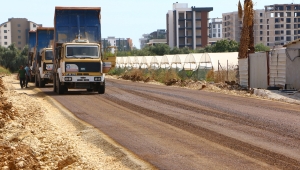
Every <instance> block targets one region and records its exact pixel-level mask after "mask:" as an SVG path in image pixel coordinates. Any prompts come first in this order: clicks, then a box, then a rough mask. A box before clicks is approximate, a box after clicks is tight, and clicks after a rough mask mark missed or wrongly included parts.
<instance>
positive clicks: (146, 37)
mask: <svg viewBox="0 0 300 170" xmlns="http://www.w3.org/2000/svg"><path fill="white" fill-rule="evenodd" d="M142 36H143V37H142V38H140V39H139V41H140V49H143V48H144V47H145V46H146V45H147V43H148V42H149V40H150V37H151V35H150V34H143V35H142Z"/></svg>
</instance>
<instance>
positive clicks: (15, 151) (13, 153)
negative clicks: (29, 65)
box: [0, 77, 40, 170]
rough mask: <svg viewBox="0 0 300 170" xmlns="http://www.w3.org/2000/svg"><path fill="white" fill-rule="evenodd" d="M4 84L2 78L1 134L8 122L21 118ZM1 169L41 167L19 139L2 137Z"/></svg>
mask: <svg viewBox="0 0 300 170" xmlns="http://www.w3.org/2000/svg"><path fill="white" fill-rule="evenodd" d="M4 90H5V87H4V84H3V81H2V77H1V78H0V132H1V133H2V132H3V129H5V128H6V124H7V123H6V122H11V121H12V120H14V119H15V118H17V117H18V116H19V114H18V111H17V110H15V109H14V108H13V105H12V103H11V102H9V101H7V98H6V97H5V96H4V95H3V94H4ZM0 167H2V169H12V170H13V169H38V168H40V165H39V163H38V161H37V159H36V157H35V155H34V153H33V151H32V150H31V148H30V147H29V146H28V145H25V144H22V143H19V141H18V138H16V137H11V138H6V137H5V136H2V135H0Z"/></svg>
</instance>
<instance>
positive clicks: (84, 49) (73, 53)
mask: <svg viewBox="0 0 300 170" xmlns="http://www.w3.org/2000/svg"><path fill="white" fill-rule="evenodd" d="M98 51H99V50H98V46H78V45H74V46H67V51H66V53H67V55H66V56H67V58H74V57H75V58H99V54H98Z"/></svg>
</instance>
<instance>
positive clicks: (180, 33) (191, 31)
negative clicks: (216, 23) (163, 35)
mask: <svg viewBox="0 0 300 170" xmlns="http://www.w3.org/2000/svg"><path fill="white" fill-rule="evenodd" d="M212 10H213V8H212V7H205V8H199V7H195V6H192V7H191V8H188V4H187V3H177V2H176V3H173V10H169V11H168V13H167V15H166V20H167V43H168V45H169V46H170V47H171V48H174V47H178V48H182V47H188V48H190V49H197V48H201V47H205V46H206V45H207V44H208V37H209V36H208V35H209V29H208V27H209V23H208V21H209V19H208V17H209V12H210V11H212Z"/></svg>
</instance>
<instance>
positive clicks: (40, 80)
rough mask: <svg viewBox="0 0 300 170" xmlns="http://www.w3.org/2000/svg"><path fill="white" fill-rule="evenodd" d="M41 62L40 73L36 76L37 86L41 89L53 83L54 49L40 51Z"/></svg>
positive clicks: (38, 64)
mask: <svg viewBox="0 0 300 170" xmlns="http://www.w3.org/2000/svg"><path fill="white" fill-rule="evenodd" d="M38 61H39V62H38V63H37V68H38V71H37V72H36V73H37V74H36V75H35V84H36V86H39V87H45V84H48V83H52V82H53V77H52V75H53V74H52V69H53V50H52V48H43V49H42V50H41V51H40V55H39V60H38Z"/></svg>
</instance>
